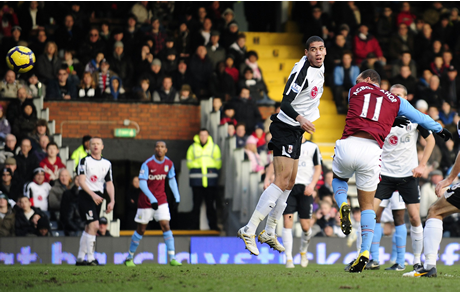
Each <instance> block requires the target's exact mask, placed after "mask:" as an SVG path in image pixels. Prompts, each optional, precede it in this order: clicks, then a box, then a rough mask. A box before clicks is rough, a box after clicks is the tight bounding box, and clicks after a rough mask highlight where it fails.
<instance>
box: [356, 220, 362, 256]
mask: <svg viewBox="0 0 460 292" xmlns="http://www.w3.org/2000/svg"><path fill="white" fill-rule="evenodd" d="M356 236H357V237H356V250H357V251H358V254H359V250H360V248H361V243H362V242H363V238H362V237H361V226H360V227H359V228H356Z"/></svg>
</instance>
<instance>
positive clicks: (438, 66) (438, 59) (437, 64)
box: [430, 55, 446, 78]
mask: <svg viewBox="0 0 460 292" xmlns="http://www.w3.org/2000/svg"><path fill="white" fill-rule="evenodd" d="M443 62H444V60H443V59H442V56H441V55H437V56H435V57H434V60H433V62H431V63H430V69H431V72H432V73H433V74H434V75H436V76H438V77H439V78H441V75H443V73H444V70H445V69H446V68H445V67H444V66H443Z"/></svg>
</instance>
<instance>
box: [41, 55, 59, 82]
mask: <svg viewBox="0 0 460 292" xmlns="http://www.w3.org/2000/svg"><path fill="white" fill-rule="evenodd" d="M61 64H62V62H61V59H59V58H58V57H57V56H55V57H53V59H51V61H50V60H49V59H48V56H47V55H46V54H43V55H41V56H40V57H38V59H37V64H35V67H36V68H37V77H38V80H40V81H41V82H43V83H45V84H48V83H49V82H50V81H51V80H53V79H54V78H56V76H57V74H58V72H59V69H60V68H61Z"/></svg>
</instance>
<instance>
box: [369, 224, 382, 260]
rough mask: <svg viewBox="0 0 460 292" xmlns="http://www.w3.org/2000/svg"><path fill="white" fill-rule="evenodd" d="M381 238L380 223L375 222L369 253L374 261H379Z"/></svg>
mask: <svg viewBox="0 0 460 292" xmlns="http://www.w3.org/2000/svg"><path fill="white" fill-rule="evenodd" d="M381 238H382V225H381V224H380V222H379V223H375V228H374V238H373V239H372V245H371V255H372V259H373V260H374V261H377V262H380V256H379V254H380V251H379V249H380V239H381Z"/></svg>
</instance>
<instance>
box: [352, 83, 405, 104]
mask: <svg viewBox="0 0 460 292" xmlns="http://www.w3.org/2000/svg"><path fill="white" fill-rule="evenodd" d="M366 89H369V90H375V88H372V87H369V86H360V87H358V88H356V90H355V91H354V92H353V93H352V94H353V95H358V93H360V92H361V91H363V90H366ZM380 92H382V93H383V94H385V95H386V96H387V97H388V99H389V100H390V101H391V102H397V101H398V100H397V98H396V97H395V96H394V95H393V94H391V92H389V91H386V90H383V89H380Z"/></svg>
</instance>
